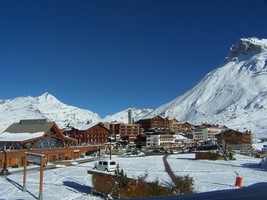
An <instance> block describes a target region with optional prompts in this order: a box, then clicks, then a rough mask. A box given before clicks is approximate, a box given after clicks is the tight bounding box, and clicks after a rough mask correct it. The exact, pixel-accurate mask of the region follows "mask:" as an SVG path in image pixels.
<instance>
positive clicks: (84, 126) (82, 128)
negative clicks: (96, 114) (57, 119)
mask: <svg viewBox="0 0 267 200" xmlns="http://www.w3.org/2000/svg"><path fill="white" fill-rule="evenodd" d="M97 124H99V122H92V123H90V124H78V125H75V126H74V128H76V129H78V130H87V129H89V128H92V127H94V126H95V125H97Z"/></svg>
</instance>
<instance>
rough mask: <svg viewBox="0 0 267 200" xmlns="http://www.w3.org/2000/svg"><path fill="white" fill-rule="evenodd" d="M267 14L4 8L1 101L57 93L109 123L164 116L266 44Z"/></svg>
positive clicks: (183, 0) (169, 4)
mask: <svg viewBox="0 0 267 200" xmlns="http://www.w3.org/2000/svg"><path fill="white" fill-rule="evenodd" d="M266 13H267V1H266V0H254V1H250V0H228V1H227V0H225V1H222V0H221V1H219V0H218V1H214V0H201V1H199V0H161V1H159V0H112V1H111V0H98V1H96V0H95V1H94V0H90V1H88V0H79V1H77V0H65V1H63V0H38V1H36V0H23V1H21V0H17V1H14V0H2V1H0V69H1V78H0V99H1V100H4V99H12V98H15V97H20V96H34V97H36V96H40V95H42V94H43V93H45V92H48V93H51V94H52V95H54V96H55V97H56V98H58V99H59V100H60V101H62V102H63V103H66V104H68V105H73V106H77V107H80V108H84V109H88V110H91V111H93V112H96V113H98V114H99V115H100V116H101V117H105V116H106V115H109V114H114V113H116V112H119V111H121V110H124V109H127V108H129V107H136V108H152V109H155V108H157V107H159V106H160V105H162V104H165V103H167V102H169V101H171V100H173V99H174V98H176V97H178V96H180V95H181V94H183V93H184V92H186V91H187V90H189V89H190V88H192V87H193V86H194V85H195V84H197V83H198V82H199V81H200V80H201V79H202V78H203V77H204V76H205V75H206V74H207V73H208V72H210V71H211V70H213V69H215V68H217V67H218V66H219V65H220V64H221V63H222V62H223V60H224V58H225V56H226V54H227V53H228V51H229V49H230V47H231V45H232V44H233V43H236V42H237V41H238V40H239V38H242V37H258V38H260V39H261V38H267V28H266V27H267V15H266Z"/></svg>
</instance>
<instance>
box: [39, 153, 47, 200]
mask: <svg viewBox="0 0 267 200" xmlns="http://www.w3.org/2000/svg"><path fill="white" fill-rule="evenodd" d="M44 166H45V155H42V157H41V166H40V184H39V198H38V199H39V200H42V199H43V179H44Z"/></svg>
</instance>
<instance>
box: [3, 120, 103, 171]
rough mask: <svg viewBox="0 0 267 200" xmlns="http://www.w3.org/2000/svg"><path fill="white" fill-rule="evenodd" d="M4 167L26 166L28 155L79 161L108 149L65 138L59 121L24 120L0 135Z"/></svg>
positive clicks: (54, 159) (49, 160)
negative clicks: (33, 154) (79, 143)
mask: <svg viewBox="0 0 267 200" xmlns="http://www.w3.org/2000/svg"><path fill="white" fill-rule="evenodd" d="M0 149H2V151H4V152H0V168H1V167H2V166H3V163H4V161H5V160H6V163H7V167H11V166H23V163H24V158H25V152H31V153H38V154H45V155H46V161H47V162H53V161H59V160H66V159H73V158H78V157H80V156H82V155H85V154H86V153H87V152H91V151H93V152H99V153H100V150H103V149H104V146H100V145H99V146H90V147H79V146H77V140H76V139H74V138H71V137H67V136H65V135H64V134H63V133H62V132H61V131H60V129H59V128H58V126H57V125H56V123H55V122H49V121H47V119H29V120H20V122H19V123H14V124H12V125H10V126H9V127H8V128H7V129H6V130H5V131H4V132H3V133H1V134H0Z"/></svg>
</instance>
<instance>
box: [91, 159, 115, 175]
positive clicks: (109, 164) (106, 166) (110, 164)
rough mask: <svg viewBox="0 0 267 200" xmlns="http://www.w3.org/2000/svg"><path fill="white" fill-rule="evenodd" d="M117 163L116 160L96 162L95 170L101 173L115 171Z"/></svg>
mask: <svg viewBox="0 0 267 200" xmlns="http://www.w3.org/2000/svg"><path fill="white" fill-rule="evenodd" d="M116 167H117V163H116V162H115V161H114V160H99V161H97V162H95V167H94V168H95V169H96V170H101V171H108V172H111V171H115V170H116Z"/></svg>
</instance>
